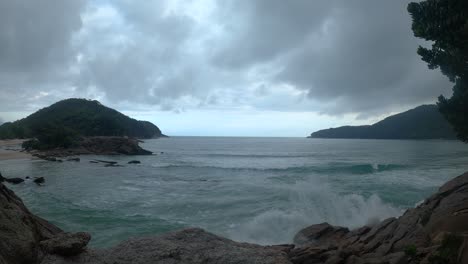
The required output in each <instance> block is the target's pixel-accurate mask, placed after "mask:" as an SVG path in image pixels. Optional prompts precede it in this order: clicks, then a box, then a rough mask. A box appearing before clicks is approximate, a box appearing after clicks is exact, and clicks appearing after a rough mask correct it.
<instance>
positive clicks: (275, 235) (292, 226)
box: [228, 182, 402, 245]
mask: <svg viewBox="0 0 468 264" xmlns="http://www.w3.org/2000/svg"><path fill="white" fill-rule="evenodd" d="M401 213H402V210H401V209H398V208H395V207H393V206H391V205H389V204H386V203H384V202H383V201H382V200H381V199H380V198H379V196H377V195H375V194H374V195H371V196H370V197H367V198H365V197H364V196H362V195H359V194H344V195H343V194H339V193H337V192H336V191H335V190H333V189H331V188H330V187H329V186H328V185H327V184H325V183H319V182H308V183H304V182H301V183H299V184H297V185H295V186H294V187H293V188H292V189H291V190H290V198H289V201H288V207H286V208H284V209H277V208H276V209H271V210H268V211H265V212H263V213H260V214H259V215H257V216H255V217H253V218H252V219H250V220H248V221H247V222H245V223H242V224H238V225H233V226H232V227H231V229H230V231H229V234H228V236H229V237H230V238H232V239H234V240H237V241H246V242H252V243H259V244H264V245H266V244H281V243H291V242H292V240H293V237H294V235H295V234H296V233H297V232H298V231H299V230H300V229H302V228H304V227H306V226H309V225H312V224H318V223H322V222H328V223H330V224H333V225H339V226H345V227H348V228H350V229H353V228H357V227H360V226H363V225H372V224H375V222H377V221H380V220H383V219H385V218H388V217H393V216H399V215H400V214H401Z"/></svg>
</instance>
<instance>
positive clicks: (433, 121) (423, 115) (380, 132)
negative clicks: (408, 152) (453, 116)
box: [309, 105, 456, 139]
mask: <svg viewBox="0 0 468 264" xmlns="http://www.w3.org/2000/svg"><path fill="white" fill-rule="evenodd" d="M309 138H344V139H456V135H455V132H454V131H453V129H452V127H451V126H450V124H449V123H448V122H447V121H446V120H445V118H444V117H443V116H442V115H441V114H440V113H439V111H438V109H437V106H436V105H421V106H418V107H416V108H414V109H411V110H408V111H406V112H403V113H399V114H396V115H392V116H389V117H387V118H385V119H384V120H382V121H380V122H377V123H375V124H373V125H365V126H343V127H338V128H329V129H324V130H319V131H316V132H314V133H312V134H311V135H310V136H309Z"/></svg>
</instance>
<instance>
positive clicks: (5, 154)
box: [0, 139, 31, 161]
mask: <svg viewBox="0 0 468 264" xmlns="http://www.w3.org/2000/svg"><path fill="white" fill-rule="evenodd" d="M24 141H25V140H24V139H9V140H0V161H1V160H12V159H27V158H31V155H30V154H29V153H26V152H20V150H21V144H22V143H23V142H24Z"/></svg>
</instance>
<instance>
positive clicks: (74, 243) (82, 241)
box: [40, 232, 91, 257]
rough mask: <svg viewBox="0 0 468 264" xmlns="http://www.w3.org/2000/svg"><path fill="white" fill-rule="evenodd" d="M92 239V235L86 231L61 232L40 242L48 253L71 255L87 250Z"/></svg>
mask: <svg viewBox="0 0 468 264" xmlns="http://www.w3.org/2000/svg"><path fill="white" fill-rule="evenodd" d="M90 240H91V235H90V234H89V233H85V232H78V233H61V234H58V235H56V236H54V237H53V238H50V239H48V240H44V241H42V242H40V246H41V249H42V250H44V252H46V253H48V254H54V255H60V256H65V257H70V256H75V255H78V254H80V253H81V252H83V251H85V249H86V246H87V245H88V243H89V241H90Z"/></svg>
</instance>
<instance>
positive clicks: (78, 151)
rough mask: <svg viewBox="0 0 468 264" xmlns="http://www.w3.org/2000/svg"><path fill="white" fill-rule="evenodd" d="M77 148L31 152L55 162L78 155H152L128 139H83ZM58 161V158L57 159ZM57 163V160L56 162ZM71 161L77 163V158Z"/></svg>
mask: <svg viewBox="0 0 468 264" xmlns="http://www.w3.org/2000/svg"><path fill="white" fill-rule="evenodd" d="M75 143H76V146H74V147H72V148H66V149H49V150H45V151H39V152H37V151H31V152H33V155H34V156H36V157H38V158H42V159H46V160H50V161H53V159H54V158H52V157H69V156H77V155H89V154H94V155H151V154H153V153H152V152H151V151H148V150H145V149H143V148H141V147H140V146H139V145H138V140H136V139H132V138H128V137H105V136H98V137H81V138H80V140H77V142H75ZM55 159H56V158H55ZM54 161H57V160H54ZM71 161H77V160H76V158H75V159H73V160H71Z"/></svg>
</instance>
